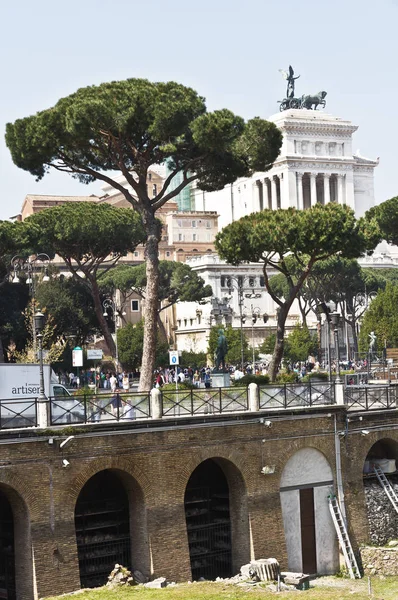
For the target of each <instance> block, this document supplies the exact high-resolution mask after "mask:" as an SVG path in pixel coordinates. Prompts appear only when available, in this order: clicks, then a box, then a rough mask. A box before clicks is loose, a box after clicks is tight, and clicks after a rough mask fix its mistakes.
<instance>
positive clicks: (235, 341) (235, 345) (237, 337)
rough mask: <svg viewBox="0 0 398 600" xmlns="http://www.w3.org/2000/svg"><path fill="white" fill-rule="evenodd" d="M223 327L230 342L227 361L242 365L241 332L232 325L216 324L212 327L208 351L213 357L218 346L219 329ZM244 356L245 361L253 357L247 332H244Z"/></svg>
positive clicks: (228, 342) (231, 363)
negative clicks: (221, 325) (222, 325)
mask: <svg viewBox="0 0 398 600" xmlns="http://www.w3.org/2000/svg"><path fill="white" fill-rule="evenodd" d="M220 329H223V330H224V333H225V337H226V339H227V344H228V352H227V356H226V362H227V363H228V364H230V365H240V364H241V356H242V353H241V334H240V329H233V328H232V327H231V326H228V327H220V326H217V325H216V326H214V327H212V328H211V329H210V335H209V345H208V350H207V353H208V354H209V356H210V357H211V358H212V359H213V357H214V355H215V352H216V348H217V340H218V336H219V333H218V332H219V330H220ZM243 357H244V361H245V362H247V361H250V360H251V359H252V354H251V350H250V348H249V343H248V341H247V338H246V336H245V334H243Z"/></svg>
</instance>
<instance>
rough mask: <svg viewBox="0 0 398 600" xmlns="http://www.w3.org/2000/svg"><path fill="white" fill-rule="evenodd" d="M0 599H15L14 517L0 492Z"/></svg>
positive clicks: (5, 498)
mask: <svg viewBox="0 0 398 600" xmlns="http://www.w3.org/2000/svg"><path fill="white" fill-rule="evenodd" d="M0 598H7V600H15V599H16V585H15V543H14V517H13V514H12V509H11V505H10V503H9V501H8V499H7V497H6V496H5V494H4V493H3V492H2V491H0Z"/></svg>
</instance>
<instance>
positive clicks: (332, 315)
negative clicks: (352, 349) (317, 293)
mask: <svg viewBox="0 0 398 600" xmlns="http://www.w3.org/2000/svg"><path fill="white" fill-rule="evenodd" d="M340 316H341V315H340V314H339V313H338V312H334V313H330V321H331V323H332V325H333V328H334V345H335V348H336V363H337V368H336V383H341V374H340V348H339V321H340Z"/></svg>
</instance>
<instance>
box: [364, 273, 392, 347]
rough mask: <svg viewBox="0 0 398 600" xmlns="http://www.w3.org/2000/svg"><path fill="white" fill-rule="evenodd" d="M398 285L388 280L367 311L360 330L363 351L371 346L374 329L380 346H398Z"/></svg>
mask: <svg viewBox="0 0 398 600" xmlns="http://www.w3.org/2000/svg"><path fill="white" fill-rule="evenodd" d="M397 306H398V285H394V284H393V283H391V282H388V283H387V285H386V288H385V290H382V291H380V292H379V293H378V294H377V296H376V298H375V299H374V300H372V302H371V304H370V306H369V308H368V310H367V311H366V313H365V315H364V317H363V321H362V325H361V331H360V337H359V345H360V350H361V351H362V352H367V351H368V348H369V337H368V336H369V334H370V332H371V331H374V332H375V334H376V336H377V342H378V347H379V348H382V347H384V342H385V341H386V344H387V347H388V348H396V347H397V346H398V311H397Z"/></svg>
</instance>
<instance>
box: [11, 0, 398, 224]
mask: <svg viewBox="0 0 398 600" xmlns="http://www.w3.org/2000/svg"><path fill="white" fill-rule="evenodd" d="M0 19H1V23H2V32H1V38H0V48H1V56H2V64H1V67H0V69H1V72H0V80H1V81H2V82H3V88H2V94H1V96H0V121H1V123H0V129H1V131H2V132H3V135H2V136H1V139H0V176H1V182H2V197H1V200H0V219H7V218H9V217H10V216H12V215H15V214H17V213H18V212H19V211H20V209H21V206H22V202H23V200H24V197H25V196H26V194H55V195H68V194H76V195H78V194H81V195H86V194H91V193H99V191H100V185H99V184H93V185H91V186H84V185H82V184H80V183H78V182H77V181H74V180H73V179H72V178H71V177H70V176H68V175H67V174H63V173H54V174H52V175H46V176H45V177H44V179H43V180H42V181H41V182H39V183H36V182H35V179H34V177H33V176H32V175H30V174H29V173H27V172H25V171H22V170H20V169H18V168H17V167H16V166H14V164H13V163H12V161H11V158H10V155H9V152H8V149H7V148H6V146H5V143H4V130H5V124H6V123H7V122H9V121H14V120H15V119H17V118H20V117H25V116H28V115H30V114H33V113H35V112H37V111H39V110H42V109H45V108H49V107H51V106H52V105H53V104H55V102H56V101H57V100H58V99H59V98H60V97H62V96H66V95H68V94H71V93H73V92H74V91H75V90H76V89H77V88H79V87H84V86H87V85H92V84H98V83H101V82H103V81H112V80H116V79H125V78H127V77H145V78H147V79H150V80H153V81H161V80H162V81H168V80H175V81H178V82H180V83H183V84H185V85H189V86H191V87H193V88H195V89H196V90H197V91H198V92H199V93H200V95H202V96H205V97H206V99H207V105H208V108H209V109H210V110H212V109H215V108H224V107H226V108H229V109H231V110H232V111H234V112H235V113H237V114H239V115H241V116H242V117H244V118H245V119H249V118H251V117H254V116H261V117H263V118H267V117H268V116H270V115H272V114H274V113H276V112H277V111H278V110H279V108H278V107H279V105H278V104H277V100H280V99H282V98H283V97H284V94H285V82H284V80H283V79H282V77H281V74H280V73H279V72H278V69H281V68H282V69H287V67H288V65H289V64H292V65H293V67H294V70H295V72H296V74H300V75H301V77H300V79H299V80H298V81H297V83H296V85H297V87H296V90H297V94H298V95H302V94H303V93H316V92H318V91H319V90H326V91H327V92H328V95H327V98H326V100H327V105H326V112H328V113H330V114H332V115H334V116H338V117H341V118H344V119H349V120H352V121H353V123H354V124H355V125H358V126H359V130H358V131H357V132H356V133H355V134H354V143H353V148H354V151H355V150H357V149H359V150H360V152H361V154H362V155H363V156H366V157H369V158H376V157H378V156H380V165H379V166H378V167H377V168H376V170H375V193H376V201H377V202H382V201H384V200H386V199H388V198H391V197H392V196H395V195H398V180H397V178H396V171H397V166H396V156H395V155H396V146H397V140H398V119H397V106H398V69H397V64H396V63H397V57H398V36H397V24H398V1H397V0H379V1H378V2H374V1H373V0H372V1H371V0H329V1H325V0H317V1H315V0H295V1H293V0H284V1H281V0H240V1H238V0H201V1H200V2H195V3H194V2H192V1H191V2H189V1H186V0H185V1H183V0H167V1H164V0H162V1H161V0H79V1H77V0H68V2H65V3H59V2H54V0H51V1H49V0H35V1H34V2H33V1H32V0H16V1H14V2H11V1H10V0H3V2H1V8H0Z"/></svg>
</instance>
